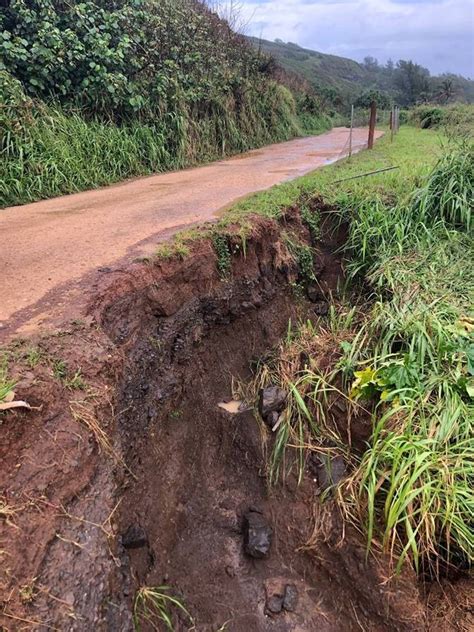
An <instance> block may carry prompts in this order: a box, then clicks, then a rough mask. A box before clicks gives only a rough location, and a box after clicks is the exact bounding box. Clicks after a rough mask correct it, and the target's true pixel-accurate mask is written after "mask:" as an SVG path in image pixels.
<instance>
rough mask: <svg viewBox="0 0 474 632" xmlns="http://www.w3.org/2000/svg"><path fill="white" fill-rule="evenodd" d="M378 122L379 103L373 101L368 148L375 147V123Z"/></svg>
mask: <svg viewBox="0 0 474 632" xmlns="http://www.w3.org/2000/svg"><path fill="white" fill-rule="evenodd" d="M376 120H377V103H376V102H375V101H372V103H371V104H370V120H369V142H368V144H367V147H368V148H369V149H372V148H373V146H374V136H375V122H376Z"/></svg>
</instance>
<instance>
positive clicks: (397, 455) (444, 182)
mask: <svg viewBox="0 0 474 632" xmlns="http://www.w3.org/2000/svg"><path fill="white" fill-rule="evenodd" d="M392 165H396V166H398V167H399V169H397V170H394V171H392V172H388V173H385V174H380V175H375V176H368V177H367V178H364V179H360V180H349V181H346V182H342V183H338V181H339V180H342V179H345V178H348V177H351V176H352V175H355V174H360V173H365V172H368V171H371V170H374V169H376V168H383V167H385V166H392ZM315 192H316V193H317V195H318V197H319V199H320V200H324V204H326V205H329V206H330V207H332V212H333V214H334V217H336V218H338V219H339V221H341V222H344V223H348V225H349V235H348V241H347V246H346V251H345V257H346V274H347V279H348V282H349V288H350V290H351V300H352V301H354V300H355V301H356V306H355V307H350V306H346V305H344V304H341V305H340V306H339V308H336V309H332V310H331V311H330V314H329V317H328V318H327V319H326V320H325V321H323V322H321V323H320V326H316V327H313V326H309V325H308V324H306V325H304V326H302V327H301V328H299V329H297V330H296V331H293V332H292V333H291V334H290V335H289V338H288V340H287V341H285V342H284V343H283V344H282V347H281V348H280V351H279V353H278V354H277V360H276V361H275V360H274V361H273V364H272V365H271V366H270V367H268V366H265V367H263V368H262V369H261V371H263V373H260V374H259V375H257V378H256V379H257V382H258V381H260V382H261V381H262V379H264V378H265V376H266V378H267V379H268V377H269V376H270V377H271V379H272V381H274V382H277V383H280V384H281V385H282V386H283V387H284V388H285V389H286V390H287V391H288V392H289V404H288V409H287V412H286V414H285V416H284V421H283V423H282V424H281V425H280V427H279V429H278V432H277V436H276V440H275V447H274V451H273V455H272V457H271V459H270V471H271V475H272V478H273V479H274V478H275V476H277V475H278V473H281V471H282V470H281V468H282V465H284V462H285V460H284V459H285V454H286V451H287V450H288V449H289V450H292V451H293V450H295V447H296V449H297V450H298V451H299V454H300V467H301V468H303V466H304V462H305V460H306V457H307V455H308V452H311V451H314V452H317V453H324V454H327V452H328V450H329V452H330V453H331V452H334V453H339V454H341V453H342V454H344V456H345V457H346V459H348V461H349V462H350V463H351V474H350V476H349V479H348V481H347V480H346V482H345V483H344V484H343V485H342V486H341V488H340V490H339V494H338V496H339V499H340V502H341V503H342V506H343V508H344V511H345V513H346V516H348V517H349V518H350V519H351V520H352V521H354V523H355V524H357V525H363V526H364V529H365V532H366V534H367V538H368V543H369V544H370V545H373V544H374V543H375V542H379V543H380V545H381V546H383V547H384V548H385V550H387V551H389V552H390V553H391V554H392V555H393V556H394V559H395V560H397V565H398V568H400V566H401V565H402V564H403V563H404V561H406V560H407V559H409V560H410V561H411V562H412V563H413V565H414V566H415V568H416V569H417V570H418V571H420V572H421V571H423V572H426V573H431V574H433V575H438V574H439V573H441V572H444V571H445V569H446V567H447V566H449V565H454V566H457V567H466V566H469V565H470V563H471V562H472V559H473V556H474V535H473V532H472V514H473V511H474V495H473V491H472V490H473V482H474V467H473V464H474V445H473V442H472V433H473V430H474V428H473V425H474V399H473V398H474V312H473V306H474V274H473V269H472V261H473V260H474V239H473V224H472V199H473V196H474V149H473V146H472V145H469V144H467V143H464V144H461V145H460V144H454V145H447V143H446V139H442V138H440V137H439V136H437V135H436V134H435V133H433V132H427V131H422V130H417V129H414V128H410V127H405V128H402V130H401V132H400V134H399V136H397V137H396V139H395V141H394V143H393V144H391V143H390V139H389V138H385V139H383V140H382V141H380V142H379V143H378V144H377V146H376V149H375V151H373V152H364V153H362V154H359V155H358V156H356V157H354V158H353V159H352V160H351V161H347V160H346V161H344V162H342V163H341V164H338V165H333V166H331V167H328V168H326V169H323V170H321V171H320V172H316V173H314V174H311V175H309V176H307V177H305V178H302V179H300V180H297V181H295V182H293V183H289V184H285V185H282V186H279V187H276V188H274V189H272V190H270V191H269V192H266V193H262V194H259V195H258V196H254V197H252V198H250V199H248V200H246V201H244V202H243V203H241V204H239V205H238V206H237V207H236V208H234V209H232V210H231V211H230V213H229V215H228V218H227V219H228V220H229V219H230V218H233V219H239V218H240V220H242V218H245V215H246V214H247V213H248V212H250V211H252V210H253V211H254V212H255V211H256V212H259V213H262V214H264V215H268V216H272V217H277V216H279V215H280V213H281V210H282V209H283V208H285V207H288V206H291V205H294V204H299V206H300V208H302V210H303V212H306V213H308V212H309V213H310V215H311V216H313V213H312V212H311V210H312V209H314V212H315V213H317V207H318V204H320V202H318V203H317V204H314V202H311V200H310V199H309V197H310V194H314V193H315ZM303 217H304V215H303ZM357 297H359V298H357ZM358 305H359V306H361V307H358ZM362 306H363V307H362ZM322 347H323V348H326V349H328V348H330V349H331V350H332V353H333V361H332V362H331V363H330V365H329V366H327V365H326V366H325V367H324V368H322V369H321V368H319V365H318V361H317V360H318V358H317V353H318V350H320V349H321V348H322ZM302 353H304V354H305V357H308V358H309V361H308V363H307V364H306V366H305V367H304V368H302V367H301V362H300V358H301V354H302ZM334 354H335V355H334ZM262 376H263V377H262ZM264 381H265V380H264ZM336 399H340V400H342V401H343V405H344V406H345V408H346V409H347V415H348V416H349V419H351V418H355V417H357V415H358V414H362V413H363V414H366V415H368V416H369V417H370V420H371V427H372V431H371V432H370V434H369V437H368V439H367V449H366V450H365V451H362V453H361V452H359V451H356V452H354V451H351V450H350V449H349V450H348V447H347V442H346V439H343V438H342V436H341V435H340V434H339V431H338V430H337V426H336V425H335V424H334V419H333V411H334V409H333V404H334V401H335V400H336ZM328 441H329V443H328ZM289 446H291V447H289ZM301 472H302V470H301Z"/></svg>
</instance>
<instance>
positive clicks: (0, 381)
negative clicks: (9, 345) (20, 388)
mask: <svg viewBox="0 0 474 632" xmlns="http://www.w3.org/2000/svg"><path fill="white" fill-rule="evenodd" d="M14 387H15V382H13V381H12V380H10V379H9V378H8V368H7V363H6V360H5V359H2V358H1V357H0V404H1V403H2V402H4V401H5V398H6V397H7V395H8V394H9V393H10V392H11V391H12V389H13V388H14Z"/></svg>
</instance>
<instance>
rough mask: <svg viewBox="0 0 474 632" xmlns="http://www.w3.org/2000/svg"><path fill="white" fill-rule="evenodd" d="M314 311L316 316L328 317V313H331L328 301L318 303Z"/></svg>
mask: <svg viewBox="0 0 474 632" xmlns="http://www.w3.org/2000/svg"><path fill="white" fill-rule="evenodd" d="M313 311H314V313H315V314H316V316H327V313H328V312H329V305H328V304H327V302H326V301H316V302H315V304H314V307H313Z"/></svg>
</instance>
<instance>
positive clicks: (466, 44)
mask: <svg viewBox="0 0 474 632" xmlns="http://www.w3.org/2000/svg"><path fill="white" fill-rule="evenodd" d="M241 5H242V12H243V16H244V18H245V20H246V21H247V24H248V26H247V29H246V30H247V32H248V33H249V34H251V35H255V36H257V37H260V36H261V37H263V38H265V39H275V38H280V39H282V40H284V41H291V42H296V43H298V44H300V45H301V46H304V47H306V48H312V49H314V50H319V51H321V52H325V53H332V54H334V55H342V56H345V57H351V58H353V59H357V60H359V61H361V60H362V59H363V58H364V57H365V56H366V55H372V56H373V57H377V58H378V59H379V61H381V62H386V61H387V59H389V58H392V59H394V60H397V59H413V60H414V61H416V62H418V63H420V64H422V65H423V66H426V67H428V68H429V69H430V70H431V71H432V72H433V73H442V72H454V73H459V74H463V75H465V76H470V77H474V43H473V42H474V37H473V31H474V3H473V2H472V0H359V1H356V0H241Z"/></svg>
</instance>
